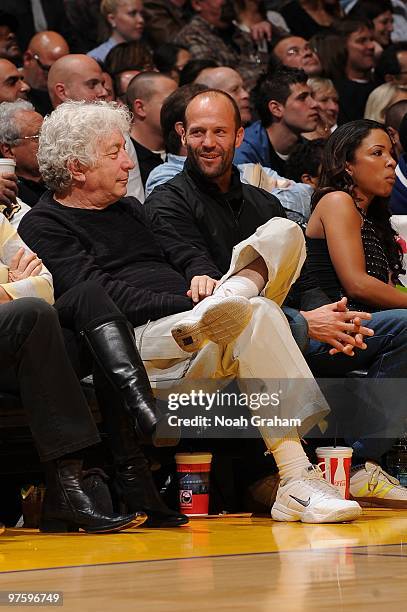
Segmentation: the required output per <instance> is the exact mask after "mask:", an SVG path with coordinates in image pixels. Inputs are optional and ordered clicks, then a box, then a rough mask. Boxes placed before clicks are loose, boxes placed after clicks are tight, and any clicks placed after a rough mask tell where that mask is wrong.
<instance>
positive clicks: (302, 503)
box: [290, 495, 311, 508]
mask: <svg viewBox="0 0 407 612" xmlns="http://www.w3.org/2000/svg"><path fill="white" fill-rule="evenodd" d="M290 497H291V498H292V499H295V501H296V502H298V503H299V504H301V506H304V508H306V507H307V506H309V505H310V503H311V498H310V497H309V498H308V500H307V501H304V500H303V499H298V497H294V495H290Z"/></svg>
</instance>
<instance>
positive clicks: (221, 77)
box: [195, 66, 252, 125]
mask: <svg viewBox="0 0 407 612" xmlns="http://www.w3.org/2000/svg"><path fill="white" fill-rule="evenodd" d="M195 83H200V84H202V85H206V86H207V87H209V88H210V89H221V90H222V91H226V93H228V94H229V95H230V96H231V97H232V98H233V99H234V101H235V102H236V104H237V106H238V108H239V111H240V117H241V119H242V124H243V125H247V124H248V123H250V121H251V119H252V113H251V110H250V96H249V92H248V91H247V90H246V89H245V88H244V85H243V79H242V77H241V76H240V74H239V73H238V72H237V70H233V68H228V67H227V66H219V68H204V70H202V71H201V72H200V73H199V76H197V78H196V80H195Z"/></svg>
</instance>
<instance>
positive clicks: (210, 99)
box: [183, 89, 242, 130]
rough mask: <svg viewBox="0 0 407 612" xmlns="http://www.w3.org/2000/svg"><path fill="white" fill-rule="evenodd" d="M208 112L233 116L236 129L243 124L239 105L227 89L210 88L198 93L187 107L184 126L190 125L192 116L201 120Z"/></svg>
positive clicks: (209, 113)
mask: <svg viewBox="0 0 407 612" xmlns="http://www.w3.org/2000/svg"><path fill="white" fill-rule="evenodd" d="M205 113H207V114H208V116H210V115H212V114H217V113H223V114H227V113H229V117H231V118H232V122H233V123H234V125H235V129H236V130H238V129H239V128H240V127H241V125H242V119H241V117H240V112H239V107H238V106H237V104H236V102H235V100H234V99H233V98H232V96H230V95H229V94H228V93H226V92H225V91H222V90H220V89H210V90H208V91H203V92H201V93H198V94H196V95H195V96H194V97H193V98H192V99H191V101H190V102H189V104H188V105H187V107H186V109H185V116H184V121H183V124H184V128H185V130H186V129H187V128H188V127H189V124H190V120H191V116H193V117H194V118H195V117H197V118H198V119H199V120H200V118H201V117H203V115H204V114H205Z"/></svg>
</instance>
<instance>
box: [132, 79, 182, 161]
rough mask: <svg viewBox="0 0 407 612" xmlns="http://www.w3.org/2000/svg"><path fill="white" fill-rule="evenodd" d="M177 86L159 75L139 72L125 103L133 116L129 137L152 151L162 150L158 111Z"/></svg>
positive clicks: (159, 111)
mask: <svg viewBox="0 0 407 612" xmlns="http://www.w3.org/2000/svg"><path fill="white" fill-rule="evenodd" d="M177 87H178V85H177V83H176V82H175V81H174V80H173V79H170V78H169V77H167V76H165V75H163V74H160V73H159V72H141V73H140V74H138V75H137V76H135V77H134V79H132V80H131V81H130V84H129V87H128V89H127V104H128V106H129V108H130V110H131V112H132V113H133V123H132V136H133V138H135V139H136V140H138V141H139V142H141V143H142V144H144V146H146V147H147V148H149V149H151V150H153V151H158V150H161V149H164V140H163V135H162V131H161V122H160V113H161V108H162V105H163V103H164V100H166V98H168V96H170V95H171V94H172V93H173V92H174V91H175V90H176V89H177Z"/></svg>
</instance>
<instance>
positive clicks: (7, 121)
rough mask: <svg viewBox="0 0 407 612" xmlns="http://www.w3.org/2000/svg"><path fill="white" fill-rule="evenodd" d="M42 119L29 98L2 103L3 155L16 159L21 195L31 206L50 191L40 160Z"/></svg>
mask: <svg viewBox="0 0 407 612" xmlns="http://www.w3.org/2000/svg"><path fill="white" fill-rule="evenodd" d="M42 121H43V118H42V115H40V114H39V113H37V112H36V111H35V109H34V107H33V105H32V104H30V102H27V101H26V100H18V101H16V102H3V103H2V104H0V157H6V158H9V159H14V160H15V162H16V170H15V172H16V175H17V179H18V181H17V186H18V196H19V198H20V200H21V201H22V202H24V204H26V205H28V206H34V205H35V204H36V203H37V202H38V200H39V199H40V197H41V196H42V194H43V193H44V192H45V191H46V187H45V184H44V183H43V180H42V177H41V174H40V171H39V168H38V160H37V153H38V138H39V133H40V130H41V126H42ZM19 205H20V208H21V209H24V208H25V207H24V206H21V203H19ZM26 210H27V209H25V210H24V212H26ZM18 219H19V217H18Z"/></svg>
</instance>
